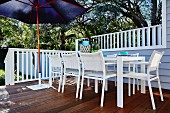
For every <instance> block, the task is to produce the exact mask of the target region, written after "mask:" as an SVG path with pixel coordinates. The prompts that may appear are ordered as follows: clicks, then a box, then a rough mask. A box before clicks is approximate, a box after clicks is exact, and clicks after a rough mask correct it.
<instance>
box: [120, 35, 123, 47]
mask: <svg viewBox="0 0 170 113" xmlns="http://www.w3.org/2000/svg"><path fill="white" fill-rule="evenodd" d="M120 40H121V41H120V42H121V43H120V45H121V48H123V32H121V37H120Z"/></svg>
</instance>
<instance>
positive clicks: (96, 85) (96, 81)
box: [95, 80, 98, 93]
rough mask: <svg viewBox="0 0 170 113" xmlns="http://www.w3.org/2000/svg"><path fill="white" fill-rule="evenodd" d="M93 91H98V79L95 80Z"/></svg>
mask: <svg viewBox="0 0 170 113" xmlns="http://www.w3.org/2000/svg"><path fill="white" fill-rule="evenodd" d="M95 93H98V80H95Z"/></svg>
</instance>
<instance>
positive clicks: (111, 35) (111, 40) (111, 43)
mask: <svg viewBox="0 0 170 113" xmlns="http://www.w3.org/2000/svg"><path fill="white" fill-rule="evenodd" d="M112 48H113V34H110V49H112Z"/></svg>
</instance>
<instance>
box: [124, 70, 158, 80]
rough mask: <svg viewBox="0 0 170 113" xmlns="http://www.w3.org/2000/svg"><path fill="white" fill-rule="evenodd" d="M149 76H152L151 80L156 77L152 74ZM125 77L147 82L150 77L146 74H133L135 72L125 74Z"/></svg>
mask: <svg viewBox="0 0 170 113" xmlns="http://www.w3.org/2000/svg"><path fill="white" fill-rule="evenodd" d="M149 76H150V78H154V77H156V75H151V74H150V75H149ZM123 77H128V78H137V79H142V80H147V77H148V75H147V74H145V73H133V72H130V73H125V74H123Z"/></svg>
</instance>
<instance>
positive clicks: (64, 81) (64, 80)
mask: <svg viewBox="0 0 170 113" xmlns="http://www.w3.org/2000/svg"><path fill="white" fill-rule="evenodd" d="M65 83H66V75H64V77H63V86H62V93H64V85H65Z"/></svg>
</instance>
